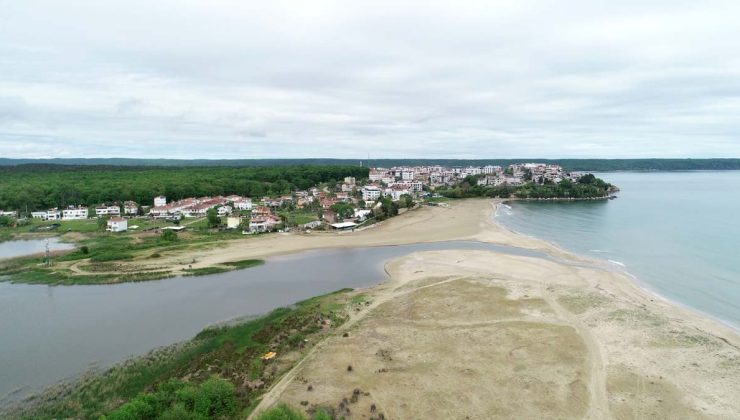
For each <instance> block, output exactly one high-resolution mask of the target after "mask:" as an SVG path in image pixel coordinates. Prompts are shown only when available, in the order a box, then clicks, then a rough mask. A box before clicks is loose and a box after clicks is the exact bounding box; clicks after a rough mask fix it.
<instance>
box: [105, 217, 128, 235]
mask: <svg viewBox="0 0 740 420" xmlns="http://www.w3.org/2000/svg"><path fill="white" fill-rule="evenodd" d="M107 225H108V227H107V228H106V230H107V231H109V232H125V231H127V230H128V220H127V219H124V218H121V217H112V218H110V219H108V222H107Z"/></svg>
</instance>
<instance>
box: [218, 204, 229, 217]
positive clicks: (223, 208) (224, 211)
mask: <svg viewBox="0 0 740 420" xmlns="http://www.w3.org/2000/svg"><path fill="white" fill-rule="evenodd" d="M227 214H231V206H221V207H219V208H218V215H219V216H226V215H227Z"/></svg>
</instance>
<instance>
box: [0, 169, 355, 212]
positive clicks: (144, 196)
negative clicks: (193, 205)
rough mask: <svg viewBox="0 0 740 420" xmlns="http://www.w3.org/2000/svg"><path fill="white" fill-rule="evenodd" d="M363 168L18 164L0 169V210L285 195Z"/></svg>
mask: <svg viewBox="0 0 740 420" xmlns="http://www.w3.org/2000/svg"><path fill="white" fill-rule="evenodd" d="M367 175H368V168H363V167H359V166H336V165H315V166H311V165H296V166H281V167H208V168H206V167H187V168H185V167H169V168H164V167H140V166H139V167H136V166H134V167H132V166H67V165H21V166H2V167H0V208H1V209H21V210H22V211H24V212H25V211H26V210H28V211H31V210H36V209H46V208H49V207H64V206H67V205H70V204H81V205H88V206H94V205H96V204H100V203H109V202H116V201H125V200H133V201H136V202H138V203H140V204H151V203H152V201H153V199H154V197H155V196H157V195H165V196H167V198H168V199H169V200H178V199H182V198H186V197H196V196H215V195H229V194H240V195H245V196H250V197H261V196H266V195H269V196H274V195H280V194H289V193H291V192H292V191H293V190H295V189H296V188H299V189H307V188H310V187H312V186H315V185H318V184H321V183H326V182H328V183H336V182H338V181H340V180H342V179H343V178H344V177H346V176H353V177H356V178H360V179H361V178H367Z"/></svg>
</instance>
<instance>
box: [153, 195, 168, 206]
mask: <svg viewBox="0 0 740 420" xmlns="http://www.w3.org/2000/svg"><path fill="white" fill-rule="evenodd" d="M166 205H167V197H165V196H163V195H160V196H159V197H154V207H163V206H166Z"/></svg>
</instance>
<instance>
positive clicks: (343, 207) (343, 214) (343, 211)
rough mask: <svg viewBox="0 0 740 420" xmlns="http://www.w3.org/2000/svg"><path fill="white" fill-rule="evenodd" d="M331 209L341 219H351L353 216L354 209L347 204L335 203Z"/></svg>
mask: <svg viewBox="0 0 740 420" xmlns="http://www.w3.org/2000/svg"><path fill="white" fill-rule="evenodd" d="M331 209H332V210H333V211H335V212H336V213H337V216H339V217H340V218H341V219H346V218H348V217H352V216H354V214H355V209H354V206H352V204H349V203H336V204H334V205H332V206H331Z"/></svg>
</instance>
